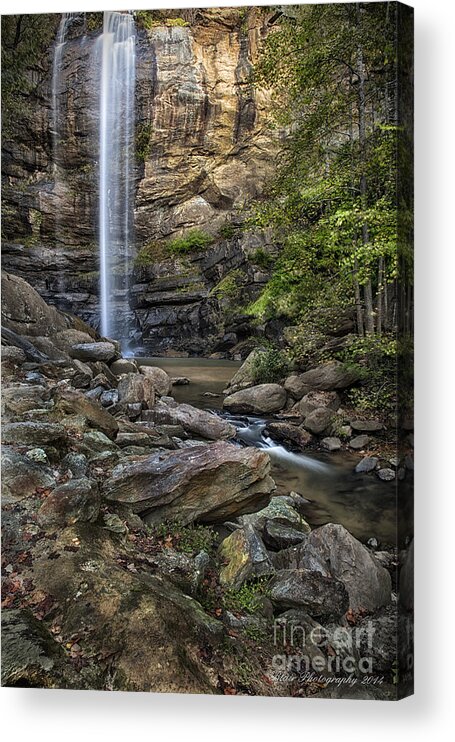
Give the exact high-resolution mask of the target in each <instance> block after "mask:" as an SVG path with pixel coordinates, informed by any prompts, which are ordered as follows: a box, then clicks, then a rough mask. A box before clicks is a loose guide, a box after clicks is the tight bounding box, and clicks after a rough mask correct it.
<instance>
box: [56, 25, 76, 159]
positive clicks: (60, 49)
mask: <svg viewBox="0 0 455 742" xmlns="http://www.w3.org/2000/svg"><path fill="white" fill-rule="evenodd" d="M79 16H80V13H62V17H61V20H60V25H59V27H58V31H57V38H56V40H55V49H54V60H53V63H52V163H53V167H54V173H56V172H57V169H58V164H59V159H60V142H61V139H62V132H61V130H60V94H61V90H60V79H61V70H62V62H63V53H64V48H65V43H66V36H67V32H68V29H69V28H70V26H71V25H72V23H73V21H74V20H75V19H76V18H78V17H79Z"/></svg>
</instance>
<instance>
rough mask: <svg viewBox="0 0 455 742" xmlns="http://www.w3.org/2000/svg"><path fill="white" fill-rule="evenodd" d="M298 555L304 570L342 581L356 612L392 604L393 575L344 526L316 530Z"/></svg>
mask: <svg viewBox="0 0 455 742" xmlns="http://www.w3.org/2000/svg"><path fill="white" fill-rule="evenodd" d="M294 552H295V553H297V554H298V564H299V566H300V567H304V568H306V569H312V570H317V571H319V572H321V574H323V575H325V576H329V577H333V578H335V579H337V580H340V581H341V582H342V583H343V584H344V586H345V587H346V590H347V592H348V594H349V607H350V608H351V609H352V610H353V611H358V610H360V609H363V610H367V611H375V610H377V609H378V608H381V607H383V606H386V605H388V604H389V603H390V600H391V589H392V583H391V579H390V575H389V573H388V572H387V570H386V569H384V567H382V566H381V565H380V564H379V562H378V561H377V560H376V559H375V557H374V556H373V554H372V553H371V552H370V551H369V550H368V549H367V548H366V547H365V546H364V545H363V544H361V543H360V541H358V540H357V539H356V538H354V536H352V535H351V534H350V533H349V531H347V530H346V528H344V527H343V526H341V525H339V524H335V523H328V524H327V525H325V526H321V527H320V528H316V529H315V530H314V531H312V532H311V533H310V534H309V536H308V539H307V540H306V541H305V542H303V543H302V545H301V546H298V547H295V549H294Z"/></svg>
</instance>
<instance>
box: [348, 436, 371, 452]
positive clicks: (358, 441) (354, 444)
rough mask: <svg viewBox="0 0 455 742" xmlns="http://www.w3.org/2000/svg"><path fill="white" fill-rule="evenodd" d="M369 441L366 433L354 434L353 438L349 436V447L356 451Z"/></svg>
mask: <svg viewBox="0 0 455 742" xmlns="http://www.w3.org/2000/svg"><path fill="white" fill-rule="evenodd" d="M369 442H370V438H369V436H368V435H356V436H355V437H354V438H351V440H350V441H349V446H350V448H353V449H354V450H356V451H360V449H362V448H365V447H366V446H368V444H369Z"/></svg>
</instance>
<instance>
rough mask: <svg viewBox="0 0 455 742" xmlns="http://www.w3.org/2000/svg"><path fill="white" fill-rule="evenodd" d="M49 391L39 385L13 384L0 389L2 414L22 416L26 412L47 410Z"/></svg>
mask: <svg viewBox="0 0 455 742" xmlns="http://www.w3.org/2000/svg"><path fill="white" fill-rule="evenodd" d="M50 396H51V395H50V391H49V389H47V388H46V387H44V386H42V385H41V384H14V385H12V386H8V387H6V388H3V389H2V409H3V414H5V413H6V414H9V415H11V416H14V415H16V416H17V415H22V413H24V412H27V411H28V410H36V409H49V407H50V404H49V400H50Z"/></svg>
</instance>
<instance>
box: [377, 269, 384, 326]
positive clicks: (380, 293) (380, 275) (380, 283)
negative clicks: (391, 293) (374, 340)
mask: <svg viewBox="0 0 455 742" xmlns="http://www.w3.org/2000/svg"><path fill="white" fill-rule="evenodd" d="M383 281H384V258H379V268H378V294H377V303H376V332H377V334H378V335H382V317H383V313H382V306H383V301H382V297H383V293H384V286H383Z"/></svg>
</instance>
